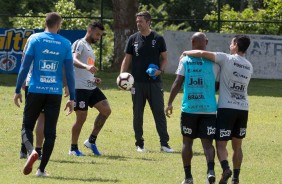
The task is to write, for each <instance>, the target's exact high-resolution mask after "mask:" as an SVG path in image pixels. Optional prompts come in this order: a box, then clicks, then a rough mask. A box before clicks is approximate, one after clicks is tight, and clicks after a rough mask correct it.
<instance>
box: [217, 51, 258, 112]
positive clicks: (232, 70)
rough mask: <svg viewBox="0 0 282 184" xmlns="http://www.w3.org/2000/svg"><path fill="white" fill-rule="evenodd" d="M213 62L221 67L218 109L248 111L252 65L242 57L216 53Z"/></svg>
mask: <svg viewBox="0 0 282 184" xmlns="http://www.w3.org/2000/svg"><path fill="white" fill-rule="evenodd" d="M215 61H216V62H217V63H218V64H219V65H220V67H221V74H220V86H221V87H220V88H219V102H218V107H219V108H232V109H240V110H248V92H247V89H248V85H249V82H250V79H251V75H252V73H253V67H252V64H251V63H250V62H249V61H248V60H247V59H246V58H244V57H242V56H239V55H237V54H235V55H230V54H225V53H216V58H215Z"/></svg>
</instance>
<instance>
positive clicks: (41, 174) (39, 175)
mask: <svg viewBox="0 0 282 184" xmlns="http://www.w3.org/2000/svg"><path fill="white" fill-rule="evenodd" d="M35 175H36V176H38V177H48V176H49V174H48V173H47V172H46V171H44V172H41V171H40V169H37V171H36V174H35Z"/></svg>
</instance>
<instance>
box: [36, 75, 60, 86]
mask: <svg viewBox="0 0 282 184" xmlns="http://www.w3.org/2000/svg"><path fill="white" fill-rule="evenodd" d="M40 82H42V83H48V84H51V83H56V82H57V81H56V77H55V76H40Z"/></svg>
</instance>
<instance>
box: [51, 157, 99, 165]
mask: <svg viewBox="0 0 282 184" xmlns="http://www.w3.org/2000/svg"><path fill="white" fill-rule="evenodd" d="M50 162H56V163H61V164H99V163H97V162H95V161H92V160H91V161H84V160H79V158H78V159H77V160H50Z"/></svg>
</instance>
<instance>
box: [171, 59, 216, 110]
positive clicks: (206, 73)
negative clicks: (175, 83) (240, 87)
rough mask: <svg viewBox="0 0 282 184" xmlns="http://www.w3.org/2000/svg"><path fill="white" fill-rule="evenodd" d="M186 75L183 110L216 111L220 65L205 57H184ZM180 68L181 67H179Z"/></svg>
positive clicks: (178, 72) (181, 73)
mask: <svg viewBox="0 0 282 184" xmlns="http://www.w3.org/2000/svg"><path fill="white" fill-rule="evenodd" d="M180 62H182V63H183V68H184V69H185V70H184V73H183V72H180V71H177V74H180V75H183V74H184V77H185V81H184V96H183V99H182V111H183V112H187V113H215V112H216V98H215V82H216V78H217V77H218V74H219V67H218V66H217V65H216V64H214V63H212V62H211V61H209V60H207V59H203V58H194V57H188V56H187V57H183V58H182V60H181V61H180ZM179 69H180V68H179Z"/></svg>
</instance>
